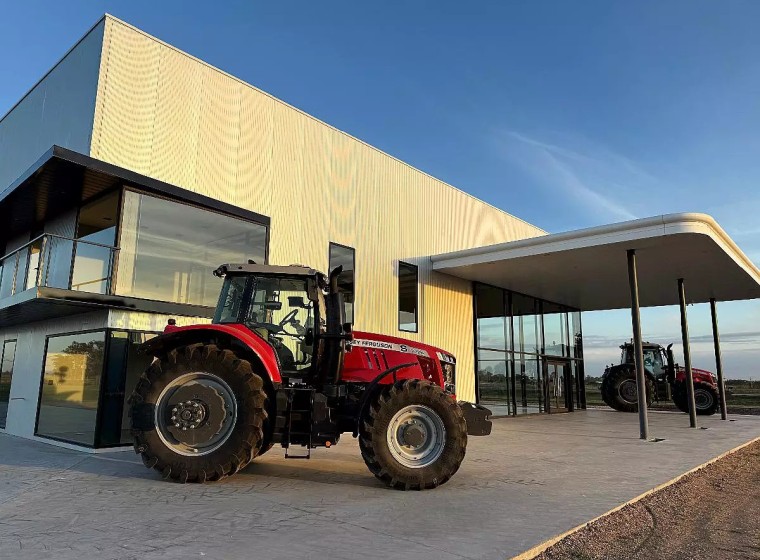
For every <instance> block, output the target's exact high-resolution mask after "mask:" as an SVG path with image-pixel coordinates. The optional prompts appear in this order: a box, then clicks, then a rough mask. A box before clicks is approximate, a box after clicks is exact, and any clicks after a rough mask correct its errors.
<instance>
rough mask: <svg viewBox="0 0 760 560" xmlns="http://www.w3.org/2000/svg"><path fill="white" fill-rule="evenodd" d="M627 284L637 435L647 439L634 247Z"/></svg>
mask: <svg viewBox="0 0 760 560" xmlns="http://www.w3.org/2000/svg"><path fill="white" fill-rule="evenodd" d="M628 284H629V287H630V290H631V323H632V326H633V347H634V362H635V364H636V393H637V396H638V401H639V437H640V438H641V439H644V440H648V439H649V417H648V415H647V383H646V377H644V346H643V344H642V341H641V314H640V312H639V279H638V276H637V273H636V250H635V249H628Z"/></svg>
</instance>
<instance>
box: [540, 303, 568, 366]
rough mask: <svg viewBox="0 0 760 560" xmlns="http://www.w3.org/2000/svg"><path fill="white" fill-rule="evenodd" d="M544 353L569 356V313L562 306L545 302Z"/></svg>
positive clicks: (543, 304)
mask: <svg viewBox="0 0 760 560" xmlns="http://www.w3.org/2000/svg"><path fill="white" fill-rule="evenodd" d="M542 306H543V311H544V314H543V319H544V354H546V355H549V356H568V355H569V350H568V346H569V343H568V334H567V313H566V312H564V310H563V309H562V307H561V306H559V305H555V304H553V303H549V302H546V301H545V302H543V303H542Z"/></svg>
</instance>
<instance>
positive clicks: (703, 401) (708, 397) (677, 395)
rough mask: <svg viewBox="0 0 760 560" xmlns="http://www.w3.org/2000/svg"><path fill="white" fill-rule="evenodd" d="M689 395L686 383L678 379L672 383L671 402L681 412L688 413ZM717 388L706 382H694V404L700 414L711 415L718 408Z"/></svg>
mask: <svg viewBox="0 0 760 560" xmlns="http://www.w3.org/2000/svg"><path fill="white" fill-rule="evenodd" d="M688 399H689V397H688V393H687V388H686V383H685V382H684V381H678V382H676V383H675V384H674V385H673V404H675V405H676V408H678V410H680V411H681V412H685V413H686V414H688V413H689V400H688ZM719 402H720V401H719V397H718V390H717V389H715V388H714V387H712V386H710V385H708V384H707V383H700V382H695V383H694V405H695V406H696V410H697V414H699V415H700V416H711V415H713V414H715V412H716V411H717V410H718V405H719Z"/></svg>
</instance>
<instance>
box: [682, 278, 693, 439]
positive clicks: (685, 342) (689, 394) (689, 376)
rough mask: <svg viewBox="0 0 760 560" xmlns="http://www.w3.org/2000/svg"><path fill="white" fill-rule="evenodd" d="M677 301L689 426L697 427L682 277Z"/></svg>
mask: <svg viewBox="0 0 760 560" xmlns="http://www.w3.org/2000/svg"><path fill="white" fill-rule="evenodd" d="M678 303H679V305H680V306H681V340H682V342H683V361H684V367H685V368H686V400H687V402H688V405H689V426H690V427H692V428H696V427H697V407H696V405H695V404H694V374H693V372H692V371H691V347H690V346H689V322H688V320H687V318H686V292H685V290H684V287H683V278H679V279H678Z"/></svg>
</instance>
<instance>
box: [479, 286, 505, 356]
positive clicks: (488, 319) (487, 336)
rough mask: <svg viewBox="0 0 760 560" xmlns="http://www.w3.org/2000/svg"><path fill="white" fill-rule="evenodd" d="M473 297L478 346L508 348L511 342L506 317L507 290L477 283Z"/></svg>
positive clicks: (498, 348)
mask: <svg viewBox="0 0 760 560" xmlns="http://www.w3.org/2000/svg"><path fill="white" fill-rule="evenodd" d="M475 297H476V306H475V309H476V313H477V322H478V324H477V336H478V347H479V348H492V349H494V350H510V349H511V346H512V343H511V337H510V336H509V318H508V317H507V305H506V299H507V292H505V291H504V290H501V289H499V288H492V287H491V286H485V285H483V284H478V285H477V286H476V287H475Z"/></svg>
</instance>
